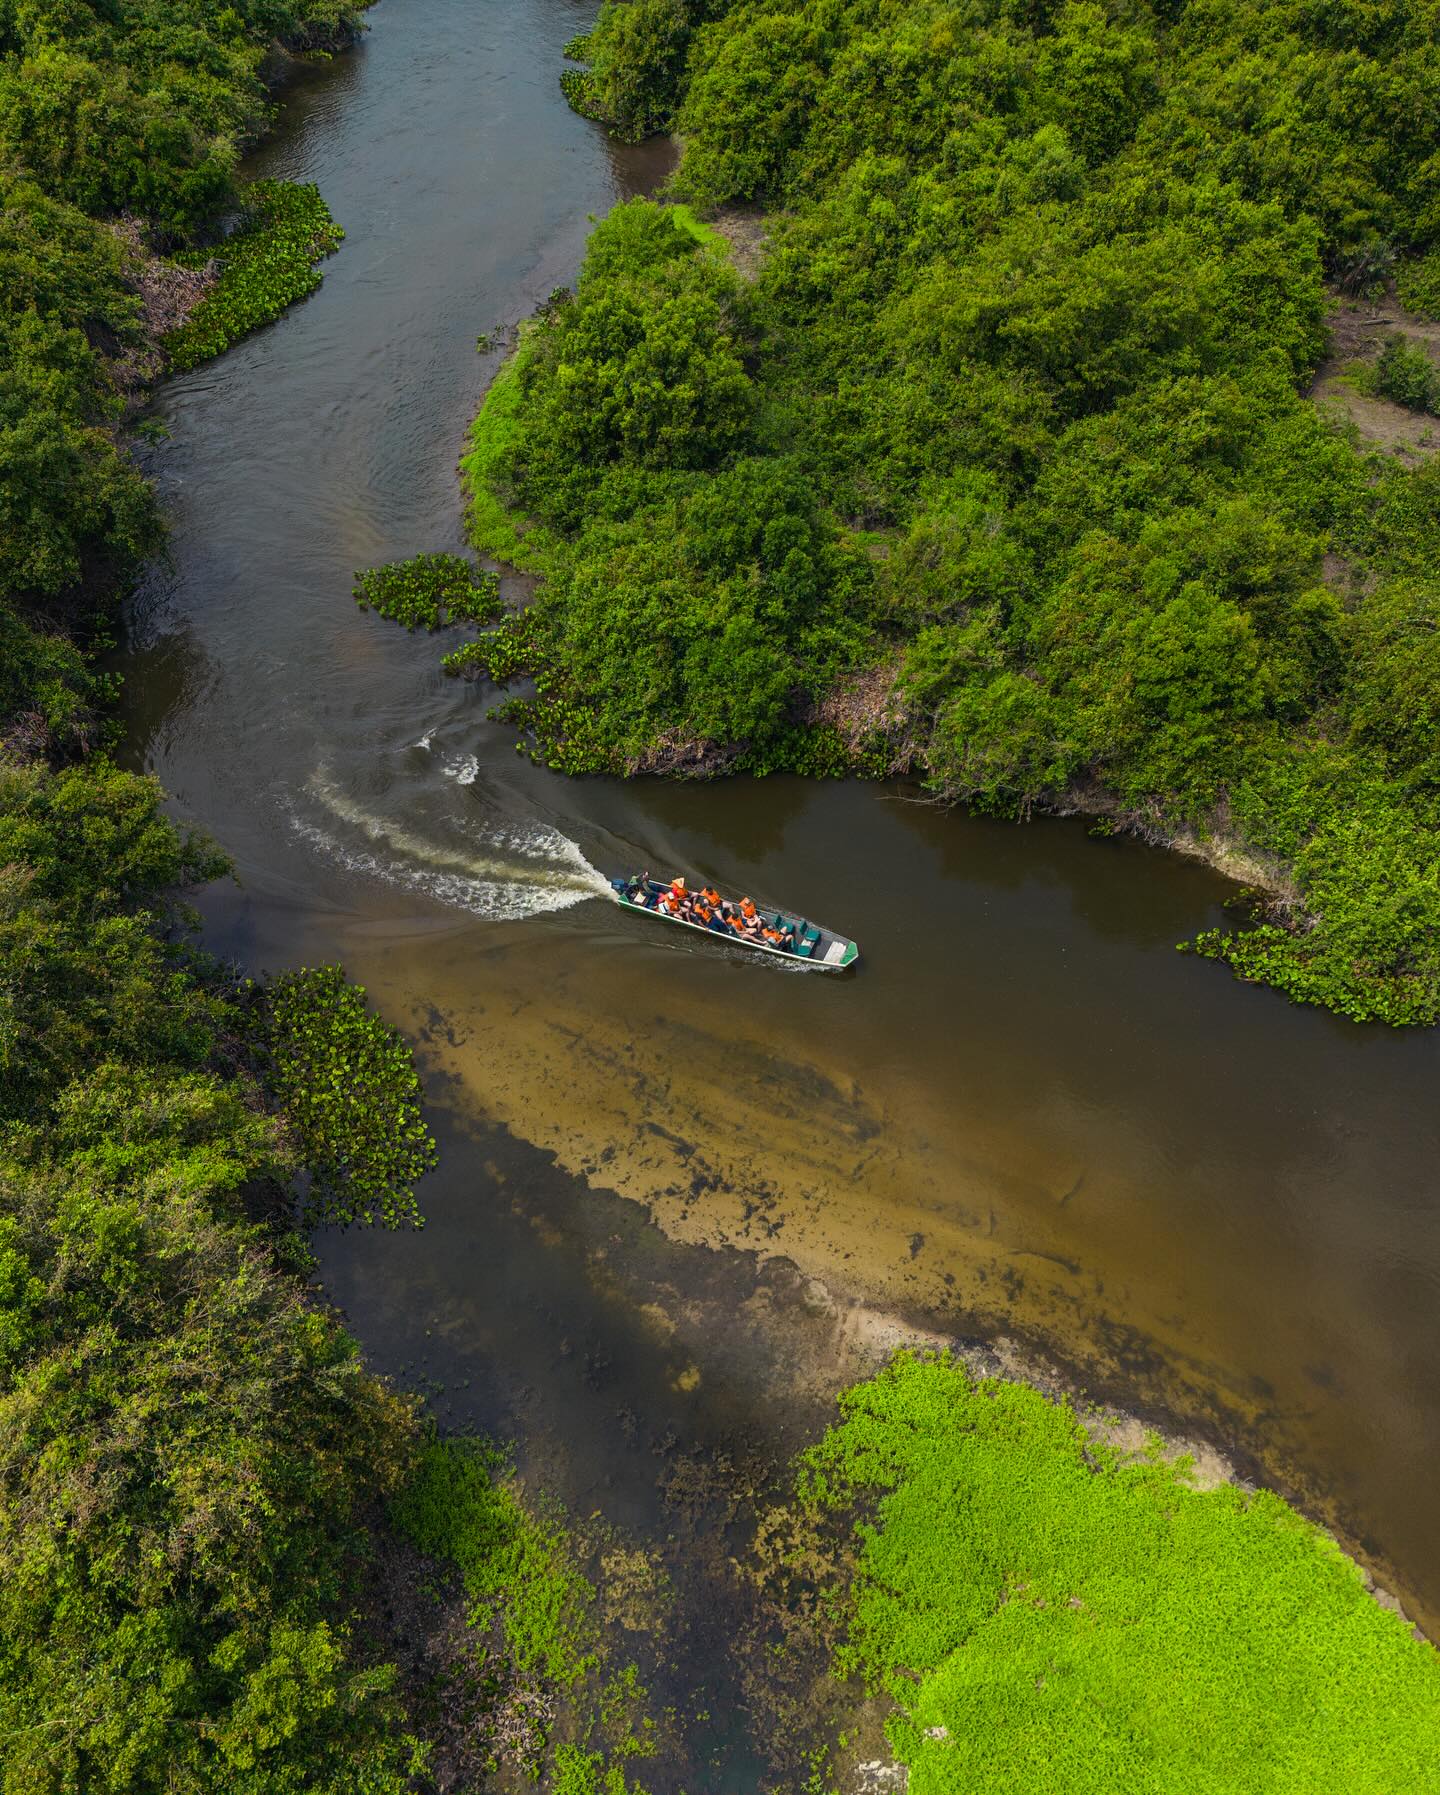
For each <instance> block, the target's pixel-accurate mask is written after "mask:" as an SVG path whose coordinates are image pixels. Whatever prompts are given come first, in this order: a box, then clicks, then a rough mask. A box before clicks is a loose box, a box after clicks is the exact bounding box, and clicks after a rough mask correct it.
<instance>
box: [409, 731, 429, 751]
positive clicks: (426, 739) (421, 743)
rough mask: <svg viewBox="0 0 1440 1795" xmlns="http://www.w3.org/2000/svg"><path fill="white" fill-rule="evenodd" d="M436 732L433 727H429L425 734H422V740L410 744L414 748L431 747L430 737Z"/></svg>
mask: <svg viewBox="0 0 1440 1795" xmlns="http://www.w3.org/2000/svg"><path fill="white" fill-rule="evenodd" d="M434 733H435V731H434V730H433V729H427V730H426V731H425V733H424V735H422V736H421V738H420V740H419V741H418V742H412V743H411V744H410V746H411V747H412V748H429V746H430V738H431V736H432V735H434Z"/></svg>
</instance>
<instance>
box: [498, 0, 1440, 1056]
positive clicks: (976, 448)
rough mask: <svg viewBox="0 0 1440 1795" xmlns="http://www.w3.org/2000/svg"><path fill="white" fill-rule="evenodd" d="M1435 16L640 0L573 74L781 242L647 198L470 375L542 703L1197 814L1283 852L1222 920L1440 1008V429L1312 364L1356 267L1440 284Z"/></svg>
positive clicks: (555, 728)
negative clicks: (538, 580) (721, 245)
mask: <svg viewBox="0 0 1440 1795" xmlns="http://www.w3.org/2000/svg"><path fill="white" fill-rule="evenodd" d="M1436 25H1437V14H1436V9H1435V8H1434V7H1429V6H1415V5H1408V4H1399V3H1393V4H1384V3H1382V4H1374V5H1363V6H1362V5H1345V4H1340V5H1329V4H1327V5H1323V6H1318V5H1311V4H1307V3H1303V0H1302V3H1295V4H1279V5H1272V4H1263V5H1262V4H1251V3H1249V0H1215V3H1204V4H1190V5H1181V4H1156V5H1147V4H1143V3H1136V4H1130V3H1117V4H1115V5H1112V6H1110V7H1104V6H1100V5H1096V4H1090V3H1088V0H1076V3H1072V4H1064V5H1049V4H1043V3H1038V4H1033V5H1027V4H1022V3H1020V0H1013V3H1012V0H976V3H974V4H970V5H962V6H955V5H946V4H942V3H940V0H902V3H901V4H887V5H880V4H877V3H874V0H781V3H779V4H777V3H775V0H738V3H736V4H730V5H726V4H724V3H723V0H694V3H691V0H610V4H608V5H607V6H606V7H605V9H604V10H603V12H602V14H601V17H600V21H599V24H598V26H597V28H596V30H595V31H594V33H593V34H592V35H591V37H590V38H589V39H588V40H586V41H585V42H583V43H582V44H581V45H580V46H579V47H578V49H577V54H583V55H585V56H587V57H588V58H589V60H590V67H589V69H588V71H587V72H586V73H584V74H583V75H579V76H574V75H572V76H571V77H569V78H568V79H567V91H568V92H569V93H570V94H571V97H572V100H573V102H574V103H575V104H576V105H577V106H579V107H580V109H581V110H584V111H586V112H587V113H589V114H590V115H592V116H596V117H599V118H602V119H604V120H606V121H607V122H608V123H609V124H610V125H611V126H612V128H614V129H616V130H618V131H619V132H620V133H621V134H622V135H625V136H629V137H635V136H639V135H643V134H644V133H646V132H651V131H656V130H663V129H670V128H674V129H675V130H677V131H678V133H679V135H680V138H681V140H682V142H683V145H684V157H683V160H682V162H681V165H680V169H679V172H678V174H677V176H676V177H675V179H674V182H673V187H674V191H675V193H676V195H678V196H679V197H680V198H682V199H684V200H687V201H689V202H690V203H691V204H692V205H693V206H694V207H695V208H697V209H699V210H700V211H702V212H709V213H712V214H716V215H718V216H719V217H720V221H721V223H722V224H724V223H725V222H726V213H725V211H724V209H726V208H730V209H734V208H740V209H741V211H740V215H741V216H742V217H743V216H744V215H745V214H746V213H747V212H748V213H749V214H750V216H751V218H752V219H753V216H754V213H755V209H756V208H757V207H760V208H764V211H763V226H764V229H765V231H766V233H767V236H768V244H767V250H766V253H765V255H764V258H763V262H762V264H761V266H760V269H759V272H758V276H757V277H756V278H754V279H753V280H747V279H745V278H743V277H742V276H741V274H740V273H738V272H737V270H736V269H735V268H733V267H731V266H730V265H729V264H728V263H727V262H726V260H725V259H724V258H723V256H719V255H717V254H716V253H715V252H714V249H713V247H708V246H707V245H706V244H705V243H704V242H703V241H700V240H699V239H700V238H703V235H704V233H703V231H702V232H700V233H698V236H697V232H696V230H695V229H694V228H693V220H692V219H690V218H687V217H685V216H683V215H682V214H679V213H677V212H675V211H670V212H668V213H667V212H666V211H664V210H656V209H655V208H650V207H646V206H644V205H638V206H633V207H630V208H623V209H622V210H621V211H619V212H618V213H616V214H615V215H613V216H612V217H611V218H610V219H608V220H607V221H605V222H604V223H603V224H602V225H601V226H600V227H599V229H598V230H597V232H596V234H595V237H594V239H593V241H592V248H591V253H590V256H589V259H588V260H587V263H586V266H585V269H584V272H583V274H582V276H581V279H580V282H579V285H578V287H577V289H576V292H575V294H574V296H573V298H571V299H570V300H569V301H568V303H564V304H560V305H557V306H555V307H553V308H552V309H551V311H550V313H549V316H548V318H547V319H545V320H542V321H541V323H540V324H539V326H538V327H537V328H536V329H534V330H532V332H531V333H530V335H529V336H528V337H527V339H526V342H525V345H524V348H523V350H522V362H523V366H522V372H521V379H522V383H523V389H524V400H523V404H522V405H521V406H520V407H519V410H518V412H515V408H514V406H513V402H512V403H510V410H511V411H512V412H515V415H514V416H513V417H512V418H511V420H510V423H509V425H508V427H507V429H506V430H505V431H504V433H503V442H502V443H501V445H500V450H499V451H497V449H496V444H495V442H494V441H493V440H492V441H490V442H489V444H488V446H487V444H486V441H485V438H486V428H487V426H486V419H485V416H484V413H483V412H482V415H481V420H480V424H479V427H478V434H477V450H481V449H484V450H485V454H484V457H483V460H484V473H485V481H484V482H483V484H484V485H486V487H487V488H488V490H489V491H490V492H494V493H498V494H500V496H502V497H503V498H505V499H506V500H508V501H509V502H510V503H511V504H512V505H513V506H515V507H517V508H518V509H519V510H520V511H522V512H523V513H525V514H527V515H528V517H529V518H530V519H531V526H532V527H531V530H530V534H529V535H528V536H527V538H526V541H527V542H528V543H529V544H530V545H531V549H532V555H533V556H535V557H539V558H543V560H544V564H545V571H546V572H547V573H548V575H549V579H548V583H547V585H546V587H545V589H544V594H543V597H542V599H541V601H540V604H539V605H538V606H537V607H536V609H535V611H534V612H533V613H532V614H531V615H530V616H528V617H527V618H526V619H525V620H524V622H523V623H519V624H516V625H515V626H513V627H512V629H511V630H510V631H509V632H508V634H507V635H506V636H504V637H502V638H501V639H499V640H497V641H496V642H495V643H494V645H493V648H492V650H491V653H492V657H493V658H492V661H491V665H492V667H493V669H494V671H496V672H497V674H501V675H504V674H509V673H510V672H512V671H513V670H514V668H515V667H516V666H517V665H519V666H521V667H525V668H528V669H529V670H530V671H532V672H533V673H535V674H536V675H537V676H538V681H539V697H538V700H537V701H536V702H534V703H533V704H529V705H521V706H516V707H512V714H515V715H517V716H519V717H520V718H521V720H523V721H524V722H526V723H528V724H529V726H530V727H531V729H532V730H533V732H534V733H535V735H536V737H537V739H538V742H539V744H540V747H541V749H542V750H543V752H545V753H546V755H547V756H548V757H549V758H550V760H551V761H552V764H555V765H559V766H564V767H567V768H569V769H571V770H583V769H596V770H599V769H624V768H628V769H632V770H633V769H636V768H645V767H660V768H664V769H669V770H682V771H683V770H692V771H713V770H716V769H717V768H721V767H730V768H735V769H750V770H760V771H764V770H768V769H771V768H782V767H783V768H794V769H796V770H799V771H826V770H840V769H843V768H845V767H857V766H858V767H860V768H864V769H869V770H883V769H885V768H888V767H900V766H907V765H913V766H915V767H917V768H919V769H921V770H922V771H923V773H924V775H925V777H926V778H927V779H928V781H929V782H930V784H931V785H932V786H933V787H934V788H935V789H936V790H937V792H939V793H940V794H942V795H945V796H947V797H954V798H962V799H965V800H967V801H969V802H971V803H974V804H979V805H982V806H986V807H991V808H996V809H1000V810H1004V811H1011V812H1019V813H1022V814H1023V813H1025V812H1027V811H1029V810H1030V809H1031V808H1032V807H1034V806H1037V805H1040V806H1045V805H1050V806H1056V805H1059V806H1079V807H1081V808H1086V809H1091V810H1097V809H1098V810H1100V811H1102V812H1103V813H1105V814H1107V815H1109V816H1110V817H1112V818H1117V819H1119V820H1120V821H1121V822H1123V823H1124V824H1126V825H1127V826H1139V827H1141V828H1143V829H1145V830H1146V831H1147V832H1150V833H1152V834H1153V835H1155V836H1156V837H1157V838H1162V839H1163V838H1171V837H1173V836H1174V835H1175V834H1177V833H1180V832H1190V833H1193V834H1197V835H1199V836H1201V837H1202V838H1204V839H1206V840H1209V841H1212V842H1214V843H1215V844H1217V846H1218V847H1219V848H1222V849H1224V850H1226V851H1227V852H1228V853H1229V854H1230V856H1231V859H1232V862H1233V861H1240V862H1241V863H1244V864H1248V865H1250V866H1251V867H1252V868H1255V869H1256V870H1257V872H1258V875H1259V878H1260V880H1261V881H1263V883H1264V885H1265V886H1266V887H1267V888H1268V890H1269V891H1270V893H1271V899H1270V906H1269V909H1268V911H1267V913H1266V915H1265V918H1264V920H1263V921H1262V922H1261V924H1260V926H1258V927H1255V928H1253V929H1249V930H1246V931H1243V932H1240V933H1237V934H1226V935H1223V936H1212V937H1208V938H1205V939H1204V940H1202V942H1201V943H1200V944H1199V945H1200V946H1201V947H1202V949H1203V950H1204V951H1206V952H1209V953H1211V954H1215V955H1218V956H1222V957H1224V958H1226V959H1228V960H1229V961H1230V962H1231V963H1232V964H1234V965H1235V966H1236V967H1237V969H1239V970H1240V971H1241V972H1242V973H1243V974H1244V975H1246V976H1249V977H1256V978H1262V979H1266V980H1269V981H1270V982H1272V983H1274V984H1277V985H1279V986H1280V987H1281V988H1282V989H1283V990H1285V991H1287V992H1288V993H1289V994H1290V995H1291V996H1293V997H1296V998H1301V999H1309V1000H1315V1001H1320V1002H1323V1003H1326V1004H1329V1005H1331V1006H1332V1007H1334V1008H1336V1009H1339V1010H1342V1011H1344V1012H1346V1013H1348V1014H1350V1015H1353V1016H1356V1017H1365V1018H1382V1019H1385V1020H1388V1021H1392V1022H1433V1021H1435V1020H1436V1019H1437V1017H1440V868H1437V841H1440V835H1437V823H1440V750H1437V740H1436V726H1437V723H1440V630H1437V623H1440V588H1437V586H1436V584H1435V580H1436V575H1437V566H1436V560H1437V550H1440V518H1437V497H1440V468H1437V465H1436V463H1434V462H1433V461H1429V460H1418V461H1416V460H1411V459H1401V458H1398V457H1396V456H1394V455H1386V454H1381V453H1379V452H1376V451H1374V450H1372V449H1371V448H1370V447H1369V446H1368V445H1367V444H1365V443H1364V442H1363V441H1361V440H1359V439H1358V438H1357V437H1356V436H1355V435H1354V434H1353V432H1352V431H1350V430H1349V429H1347V428H1346V427H1345V426H1344V425H1343V423H1342V422H1340V421H1338V420H1337V419H1336V417H1334V416H1333V415H1327V414H1325V413H1324V412H1322V410H1321V409H1320V408H1318V407H1317V406H1316V405H1315V404H1314V403H1312V402H1311V401H1310V400H1309V399H1308V398H1307V397H1306V396H1305V395H1306V391H1307V388H1308V384H1309V381H1310V378H1311V376H1312V374H1313V372H1314V370H1315V368H1316V365H1317V363H1318V362H1319V361H1320V359H1321V358H1322V356H1323V355H1324V353H1325V349H1326V341H1327V316H1328V314H1329V312H1330V310H1331V308H1332V307H1333V306H1334V305H1335V304H1336V303H1343V302H1344V300H1345V298H1346V296H1351V297H1357V296H1358V297H1364V296H1365V295H1367V294H1377V293H1379V292H1381V291H1382V290H1384V288H1385V287H1386V284H1387V283H1388V282H1390V281H1391V280H1393V279H1398V281H1399V285H1400V291H1401V294H1402V296H1404V297H1405V298H1407V299H1408V300H1409V301H1410V302H1411V303H1412V304H1416V305H1423V304H1425V303H1426V300H1427V296H1431V298H1432V299H1433V297H1434V295H1435V294H1436V293H1437V291H1440V279H1437V274H1440V258H1437V257H1436V256H1435V254H1434V251H1435V248H1436V245H1437V242H1440V237H1437V232H1440V211H1437V209H1436V201H1435V197H1434V195H1435V192H1436V174H1437V172H1440V162H1437V159H1436V158H1437V151H1440V117H1437V115H1436V113H1435V111H1434V108H1433V106H1432V105H1431V104H1430V100H1429V96H1430V95H1431V94H1432V93H1433V91H1434V87H1435V82H1436V79H1437V76H1440V43H1437V34H1436ZM717 209H718V211H717ZM732 234H734V232H733V230H732ZM1407 353H1409V354H1410V355H1411V357H1412V360H1413V359H1414V357H1415V356H1416V355H1419V354H1420V352H1419V351H1407ZM1394 355H1395V352H1392V361H1393V360H1394ZM1420 359H1421V360H1423V359H1424V357H1423V356H1421V357H1420ZM1426 366H1427V367H1428V363H1427V364H1426ZM1380 377H1381V378H1386V379H1389V380H1391V382H1392V383H1394V382H1401V383H1408V385H1407V386H1406V391H1407V392H1409V393H1411V395H1412V397H1411V400H1410V401H1408V402H1414V400H1413V395H1414V393H1417V392H1418V393H1419V395H1420V399H1419V402H1420V403H1423V402H1424V394H1425V393H1426V392H1427V391H1428V390H1430V389H1429V388H1428V387H1427V386H1426V384H1425V381H1426V371H1425V368H1418V371H1417V368H1416V367H1409V368H1408V371H1407V369H1406V368H1404V367H1401V365H1400V363H1399V362H1398V361H1397V362H1395V366H1394V367H1393V368H1391V369H1390V370H1389V372H1388V373H1386V372H1384V371H1382V374H1381V376H1380ZM494 434H495V433H494V431H492V432H491V436H492V438H493V437H494ZM501 451H503V452H501ZM485 506H486V499H485V497H484V496H483V495H482V496H481V497H480V498H479V500H478V501H477V517H480V516H482V515H484V516H487V517H488V515H489V513H488V512H486V510H485ZM476 540H477V543H478V544H479V545H480V546H482V547H483V546H486V541H487V537H486V531H485V529H484V528H481V529H479V530H478V531H477V534H476ZM496 546H497V547H498V546H500V545H499V544H496ZM472 661H481V662H483V661H484V656H483V654H482V655H476V656H474V657H472Z"/></svg>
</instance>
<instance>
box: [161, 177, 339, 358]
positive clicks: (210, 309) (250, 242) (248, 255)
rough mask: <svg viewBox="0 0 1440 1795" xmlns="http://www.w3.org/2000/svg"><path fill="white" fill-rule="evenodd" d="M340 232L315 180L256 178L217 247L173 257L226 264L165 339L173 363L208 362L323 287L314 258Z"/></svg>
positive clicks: (332, 246) (187, 262) (188, 262)
mask: <svg viewBox="0 0 1440 1795" xmlns="http://www.w3.org/2000/svg"><path fill="white" fill-rule="evenodd" d="M344 235H345V233H344V231H342V230H341V229H340V227H339V225H338V224H336V222H335V220H334V219H333V218H332V217H331V215H330V208H329V207H328V206H327V205H326V204H325V201H324V200H323V199H321V197H320V189H319V188H318V187H316V186H315V185H314V184H313V183H312V182H308V181H307V182H295V181H255V182H254V183H253V184H252V185H251V186H250V187H248V188H247V189H246V191H245V211H244V215H243V217H242V218H241V221H240V223H239V224H238V225H237V226H236V228H235V229H234V230H233V231H232V232H231V233H230V235H229V236H228V237H227V238H226V239H225V241H224V243H223V244H222V245H220V247H219V248H218V249H200V250H188V251H186V252H185V253H184V254H183V255H180V256H177V257H176V258H175V259H176V260H177V261H178V262H180V263H181V264H182V266H188V267H200V266H203V265H204V264H205V263H206V262H207V261H209V260H210V259H211V258H212V257H216V256H218V257H219V259H220V261H221V262H222V263H223V267H222V269H221V272H220V278H219V280H218V281H217V282H216V284H215V286H214V288H213V289H212V290H211V291H210V292H209V293H208V294H206V296H205V298H204V299H202V300H201V301H200V303H199V305H197V306H196V308H195V310H194V311H193V312H192V313H191V314H190V316H189V318H187V319H186V321H185V323H184V324H182V325H181V326H180V328H179V329H178V330H173V331H171V332H170V333H169V335H168V336H166V337H165V339H164V346H165V349H166V352H167V353H168V355H169V357H170V365H171V367H172V368H174V369H176V370H177V371H181V372H183V371H184V370H185V369H186V368H193V367H196V366H198V364H199V363H200V362H203V361H208V360H209V359H210V357H211V356H212V355H219V354H220V353H221V351H222V350H224V349H228V348H229V347H230V345H231V344H232V343H235V342H238V341H239V339H240V338H241V337H244V336H248V335H249V334H250V332H251V331H253V330H259V329H260V327H261V326H262V325H264V324H270V323H272V322H273V321H274V320H275V319H276V318H278V317H279V316H280V314H281V312H283V311H284V310H285V308H286V306H288V305H293V304H294V302H295V301H296V300H297V299H304V298H305V297H306V296H307V295H308V294H310V293H313V292H314V291H315V289H316V288H317V287H318V286H319V285H320V273H319V270H318V268H317V267H316V263H318V262H320V261H321V260H323V258H324V257H325V256H328V255H331V254H333V253H334V251H335V250H336V249H338V248H339V246H340V243H341V240H342V239H343V238H344Z"/></svg>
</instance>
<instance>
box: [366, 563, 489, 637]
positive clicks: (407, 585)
mask: <svg viewBox="0 0 1440 1795" xmlns="http://www.w3.org/2000/svg"><path fill="white" fill-rule="evenodd" d="M355 602H356V604H358V605H359V607H360V609H361V610H362V611H377V612H378V613H379V614H380V616H382V617H388V618H389V619H390V621H391V622H392V623H403V624H404V625H405V627H406V629H408V630H413V629H426V630H439V629H446V628H448V627H449V625H451V624H452V623H494V622H495V621H496V619H497V617H498V616H499V614H500V581H499V578H498V576H497V575H495V574H493V573H486V572H485V571H484V569H483V568H479V567H476V566H475V565H474V563H473V562H470V561H467V560H465V559H464V557H463V556H461V555H444V554H432V555H413V556H412V557H411V558H410V559H409V560H408V561H388V562H386V564H385V565H384V566H383V567H370V568H367V569H366V570H365V571H364V572H363V573H358V572H357V573H356V575H355Z"/></svg>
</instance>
